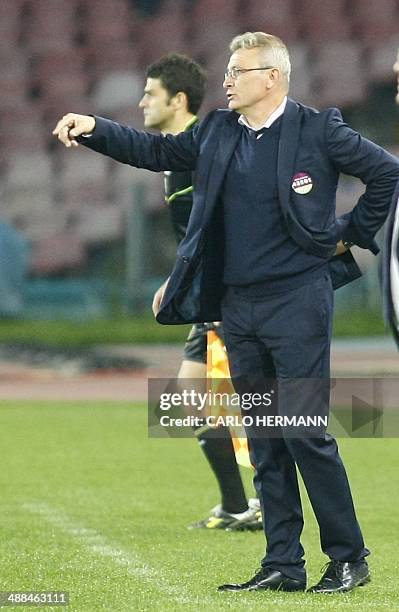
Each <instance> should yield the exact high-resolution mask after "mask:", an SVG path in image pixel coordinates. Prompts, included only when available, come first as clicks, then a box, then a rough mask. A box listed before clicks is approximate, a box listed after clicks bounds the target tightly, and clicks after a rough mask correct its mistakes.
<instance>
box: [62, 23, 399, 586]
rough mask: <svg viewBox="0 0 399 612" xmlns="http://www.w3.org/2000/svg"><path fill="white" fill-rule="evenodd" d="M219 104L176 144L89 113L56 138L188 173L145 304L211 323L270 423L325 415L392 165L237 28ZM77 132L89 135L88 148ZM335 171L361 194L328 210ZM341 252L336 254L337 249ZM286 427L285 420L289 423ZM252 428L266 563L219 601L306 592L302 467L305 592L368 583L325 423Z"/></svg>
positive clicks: (281, 48) (280, 49)
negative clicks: (353, 288) (339, 314)
mask: <svg viewBox="0 0 399 612" xmlns="http://www.w3.org/2000/svg"><path fill="white" fill-rule="evenodd" d="M230 49H231V52H232V54H231V57H230V60H229V63H228V67H227V71H226V74H225V79H224V87H225V89H226V91H227V98H228V107H229V109H228V110H226V111H220V110H217V111H214V112H211V113H210V114H209V115H208V116H207V117H206V118H205V119H204V120H203V121H202V122H201V123H200V125H199V126H198V128H196V129H195V130H193V131H191V132H187V133H182V134H179V135H177V136H169V135H166V136H165V137H159V136H152V135H150V134H146V133H144V132H139V131H137V130H134V129H133V128H126V127H123V126H120V125H118V124H116V123H113V122H110V121H107V120H105V119H102V118H99V117H88V116H83V115H76V114H68V115H66V116H64V117H63V118H62V119H61V120H60V121H59V122H58V124H57V126H56V128H55V130H54V134H55V135H57V136H58V138H59V139H60V140H61V142H63V143H64V144H65V146H67V147H74V146H77V145H78V144H79V143H84V144H85V145H86V146H87V147H89V148H91V149H93V150H95V151H98V152H101V153H103V154H105V155H109V156H111V157H113V158H114V159H116V160H119V161H121V162H124V163H129V164H132V165H134V166H139V167H143V168H148V169H150V170H153V171H160V170H194V169H195V170H196V179H195V184H194V205H193V210H192V214H191V216H190V221H189V225H188V230H187V234H186V237H185V239H184V240H183V242H182V243H181V245H180V247H179V251H178V257H177V261H176V264H175V267H174V269H173V271H172V274H171V276H170V279H169V282H168V284H167V287H166V290H165V291H163V290H162V291H160V292H158V295H157V296H156V299H155V302H154V308H155V311H156V314H157V320H158V321H159V322H161V323H165V324H180V323H188V322H201V321H215V320H220V319H221V318H222V320H223V323H224V326H225V336H226V346H227V350H228V354H229V361H230V370H231V373H232V378H233V381H234V384H235V387H236V390H237V391H238V392H240V391H243V390H248V389H250V390H251V391H259V390H261V391H263V390H265V389H270V379H277V387H276V390H277V392H278V405H277V409H278V416H280V417H281V418H283V419H288V420H289V419H291V418H292V417H298V416H301V415H307V414H312V415H314V414H316V413H318V414H320V415H325V414H327V412H328V402H329V392H328V379H329V375H330V369H329V367H330V366H329V364H330V340H331V326H332V313H333V307H332V289H333V287H339V286H341V285H343V284H345V283H347V282H349V281H351V280H353V279H354V278H357V276H359V270H358V267H357V265H356V263H355V261H354V259H353V257H352V256H351V253H350V251H349V250H348V249H349V247H350V246H351V244H356V245H358V246H360V247H362V248H365V249H370V250H371V251H373V252H374V253H377V252H378V247H377V245H376V243H375V241H374V236H375V234H376V232H377V231H378V229H379V228H380V227H381V225H382V224H383V222H384V221H385V219H386V217H387V214H388V209H389V202H390V200H391V198H392V194H393V190H394V187H395V184H396V181H397V180H398V178H399V164H398V162H397V161H396V160H395V158H394V157H392V156H391V155H389V154H388V153H387V152H386V151H384V150H383V149H381V148H380V147H378V146H376V145H375V144H373V143H371V142H369V141H368V140H366V139H364V138H362V137H361V136H360V135H359V134H357V133H356V132H354V131H353V130H351V129H350V128H349V127H348V126H347V125H346V124H345V123H344V122H343V121H342V117H341V114H340V113H339V111H338V110H337V109H328V110H326V111H324V112H320V113H319V112H317V111H316V110H314V109H311V108H308V107H305V106H303V105H302V104H299V103H296V102H294V101H293V100H290V99H288V98H287V92H288V87H289V77H290V61H289V55H288V51H287V49H286V47H285V45H284V43H283V42H282V41H281V40H280V39H278V38H277V37H275V36H272V35H269V34H265V33H263V32H255V33H251V32H247V33H246V34H243V35H241V36H238V37H236V38H235V39H234V40H233V41H232V43H231V46H230ZM84 136H87V138H84ZM340 172H345V173H347V174H351V175H353V176H356V177H359V178H360V179H361V180H362V181H363V182H364V183H365V184H366V190H365V193H364V194H363V195H362V197H361V198H360V199H359V201H358V202H357V204H356V206H355V207H354V209H353V210H352V212H350V213H348V214H345V215H343V216H341V217H339V218H336V216H335V195H336V187H337V182H338V177H339V173H340ZM337 245H338V246H337ZM284 423H285V421H284ZM271 429H272V428H270V427H264V428H259V427H258V428H256V429H255V430H253V428H252V427H248V429H247V434H248V437H249V441H250V451H251V458H252V461H253V464H254V467H255V478H254V482H255V486H256V489H257V491H258V494H259V497H260V500H261V505H262V510H263V517H264V529H265V534H266V538H267V549H266V555H265V557H264V559H263V560H262V563H261V569H260V570H259V571H258V572H257V573H256V574H255V576H254V577H253V578H251V579H250V580H249V581H247V582H244V583H241V584H226V585H223V586H221V587H219V589H220V590H221V591H245V590H264V589H278V590H283V591H300V590H304V589H305V588H306V573H305V567H304V560H303V554H304V551H303V548H302V546H301V543H300V536H301V532H302V528H303V515H302V507H301V500H300V495H299V487H298V481H297V475H296V466H297V467H298V469H299V471H300V473H301V476H302V478H303V481H304V483H305V486H306V489H307V491H308V494H309V498H310V501H311V503H312V506H313V509H314V512H315V515H316V518H317V521H318V524H319V528H320V540H321V547H322V550H323V551H324V552H325V554H326V555H327V556H328V557H329V558H330V561H329V563H328V565H327V569H326V571H325V573H324V575H323V576H322V578H321V580H320V581H319V583H318V584H316V585H314V586H313V587H311V589H310V591H312V592H322V593H327V592H338V591H349V590H351V589H353V588H355V587H356V586H359V585H362V584H365V583H366V582H368V580H369V572H368V566H367V562H366V560H365V558H366V556H367V555H368V554H369V551H368V549H367V548H366V547H365V544H364V541H363V537H362V533H361V530H360V527H359V524H358V521H357V519H356V515H355V510H354V506H353V502H352V496H351V491H350V487H349V483H348V479H347V476H346V472H345V468H344V466H343V464H342V461H341V459H340V456H339V454H338V449H337V444H336V442H335V440H334V439H333V438H332V437H331V436H330V435H328V434H327V433H326V432H325V430H324V429H321V430H320V429H319V430H318V431H317V432H315V433H314V435H313V432H312V430H309V431H301V433H300V434H299V431H295V430H294V431H293V428H290V427H286V426H285V425H283V426H282V427H277V428H276V429H275V430H273V431H271Z"/></svg>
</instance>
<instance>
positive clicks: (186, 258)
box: [182, 255, 190, 263]
mask: <svg viewBox="0 0 399 612" xmlns="http://www.w3.org/2000/svg"><path fill="white" fill-rule="evenodd" d="M182 261H183V263H188V262H189V261H190V258H189V257H186V255H184V256H183V257H182Z"/></svg>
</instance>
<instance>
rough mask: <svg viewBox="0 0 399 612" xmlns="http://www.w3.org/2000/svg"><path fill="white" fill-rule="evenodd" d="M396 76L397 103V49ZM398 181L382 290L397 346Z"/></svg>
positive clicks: (398, 97)
mask: <svg viewBox="0 0 399 612" xmlns="http://www.w3.org/2000/svg"><path fill="white" fill-rule="evenodd" d="M393 70H394V73H395V74H396V78H397V94H396V102H397V104H399V49H398V54H397V57H396V61H395V63H394V65H393ZM398 204H399V183H398V185H397V188H396V190H395V193H394V196H393V198H392V206H391V212H390V215H389V219H388V222H387V226H386V232H385V244H384V257H383V267H382V272H383V275H382V276H383V292H384V310H385V318H386V320H387V321H388V323H389V325H390V327H391V330H392V334H393V337H394V339H395V342H396V344H397V346H398V348H399V205H398Z"/></svg>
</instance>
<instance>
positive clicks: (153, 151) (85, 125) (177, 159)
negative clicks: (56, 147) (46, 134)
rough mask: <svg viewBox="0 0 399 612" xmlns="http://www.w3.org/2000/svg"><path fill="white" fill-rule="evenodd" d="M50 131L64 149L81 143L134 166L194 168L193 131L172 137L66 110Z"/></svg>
mask: <svg viewBox="0 0 399 612" xmlns="http://www.w3.org/2000/svg"><path fill="white" fill-rule="evenodd" d="M53 134H54V135H55V136H57V137H58V139H59V140H60V141H61V142H62V143H63V144H64V145H65V146H66V147H68V148H69V147H76V146H78V144H83V145H85V146H86V147H88V148H90V149H92V150H93V151H97V152H98V153H102V154H103V155H107V156H109V157H112V158H113V159H115V160H117V161H120V162H122V163H124V164H129V165H131V166H136V167H137V168H147V169H148V170H153V171H155V172H160V171H161V170H176V171H183V170H194V169H195V167H196V162H197V155H198V145H197V141H196V134H197V131H196V130H189V131H188V132H182V133H180V134H178V135H176V136H173V135H171V134H167V135H166V136H163V135H154V134H149V133H147V132H143V131H140V130H136V129H134V128H131V127H126V126H123V125H120V124H119V123H116V122H114V121H110V120H108V119H103V118H102V117H92V116H89V115H78V114H75V113H68V114H67V115H65V116H64V117H62V119H60V121H59V122H58V123H57V125H56V127H55V129H54V131H53ZM85 136H90V137H89V138H85Z"/></svg>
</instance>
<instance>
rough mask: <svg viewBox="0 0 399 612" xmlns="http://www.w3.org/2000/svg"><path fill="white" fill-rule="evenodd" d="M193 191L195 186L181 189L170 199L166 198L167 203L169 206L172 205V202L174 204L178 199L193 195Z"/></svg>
mask: <svg viewBox="0 0 399 612" xmlns="http://www.w3.org/2000/svg"><path fill="white" fill-rule="evenodd" d="M193 190H194V188H193V186H192V185H190V187H186V188H185V189H180V191H175V193H172V195H170V196H169V197H168V196H165V202H167V204H170V203H171V202H173V200H176V198H178V197H180V196H183V195H186V194H187V193H191V192H192V191H193Z"/></svg>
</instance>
